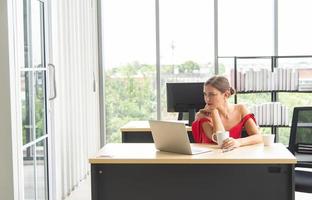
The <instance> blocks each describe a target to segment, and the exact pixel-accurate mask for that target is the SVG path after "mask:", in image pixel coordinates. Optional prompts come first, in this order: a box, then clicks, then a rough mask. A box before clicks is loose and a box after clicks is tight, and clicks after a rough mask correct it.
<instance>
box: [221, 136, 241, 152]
mask: <svg viewBox="0 0 312 200" xmlns="http://www.w3.org/2000/svg"><path fill="white" fill-rule="evenodd" d="M240 145H241V144H240V142H239V141H238V140H237V139H234V138H232V137H229V138H228V139H226V140H225V141H224V142H223V144H222V146H221V148H222V149H234V148H237V147H239V146H240Z"/></svg>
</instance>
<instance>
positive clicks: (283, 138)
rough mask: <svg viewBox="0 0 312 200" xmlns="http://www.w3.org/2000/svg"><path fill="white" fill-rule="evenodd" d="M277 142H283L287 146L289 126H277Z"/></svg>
mask: <svg viewBox="0 0 312 200" xmlns="http://www.w3.org/2000/svg"><path fill="white" fill-rule="evenodd" d="M277 133H278V142H280V143H283V144H285V145H286V146H288V144H289V136H290V128H278V129H277Z"/></svg>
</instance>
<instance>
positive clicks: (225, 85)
mask: <svg viewBox="0 0 312 200" xmlns="http://www.w3.org/2000/svg"><path fill="white" fill-rule="evenodd" d="M234 93H235V91H234V89H233V88H232V87H231V86H230V84H229V81H228V79H227V78H226V77H224V76H213V77H211V78H210V79H209V80H207V81H206V82H205V84H204V98H205V102H206V106H205V108H203V109H201V110H200V111H199V112H198V113H196V120H195V121H194V122H193V124H192V132H193V137H194V141H195V142H196V143H213V141H212V140H211V137H212V134H213V133H217V132H219V131H229V134H230V138H228V139H227V140H225V141H224V142H223V145H222V147H221V148H224V149H232V148H236V147H239V146H245V145H251V144H256V143H261V142H262V137H261V134H260V133H259V129H258V127H257V125H256V120H255V118H254V115H253V114H251V113H250V112H249V111H248V110H247V108H246V106H245V105H243V104H230V103H229V102H228V98H229V97H230V96H231V95H233V94H234ZM244 128H245V130H246V132H247V134H248V136H247V137H244V138H242V137H241V135H242V130H243V129H244Z"/></svg>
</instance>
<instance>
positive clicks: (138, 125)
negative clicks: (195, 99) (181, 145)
mask: <svg viewBox="0 0 312 200" xmlns="http://www.w3.org/2000/svg"><path fill="white" fill-rule="evenodd" d="M185 127H186V130H187V131H192V127H190V126H185ZM120 131H121V132H122V133H124V132H138V131H139V132H143V131H146V132H150V131H151V128H150V125H149V123H148V121H130V122H128V123H127V124H125V125H124V126H122V127H121V128H120Z"/></svg>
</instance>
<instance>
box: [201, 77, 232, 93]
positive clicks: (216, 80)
mask: <svg viewBox="0 0 312 200" xmlns="http://www.w3.org/2000/svg"><path fill="white" fill-rule="evenodd" d="M207 85H211V86H212V87H214V88H216V89H217V90H219V91H220V92H222V93H224V92H226V91H228V90H229V91H230V95H233V94H235V89H234V88H232V87H231V86H230V83H229V80H228V79H227V78H226V77H225V76H219V75H215V76H213V77H211V78H209V79H208V80H207V81H206V82H205V85H204V86H207Z"/></svg>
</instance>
